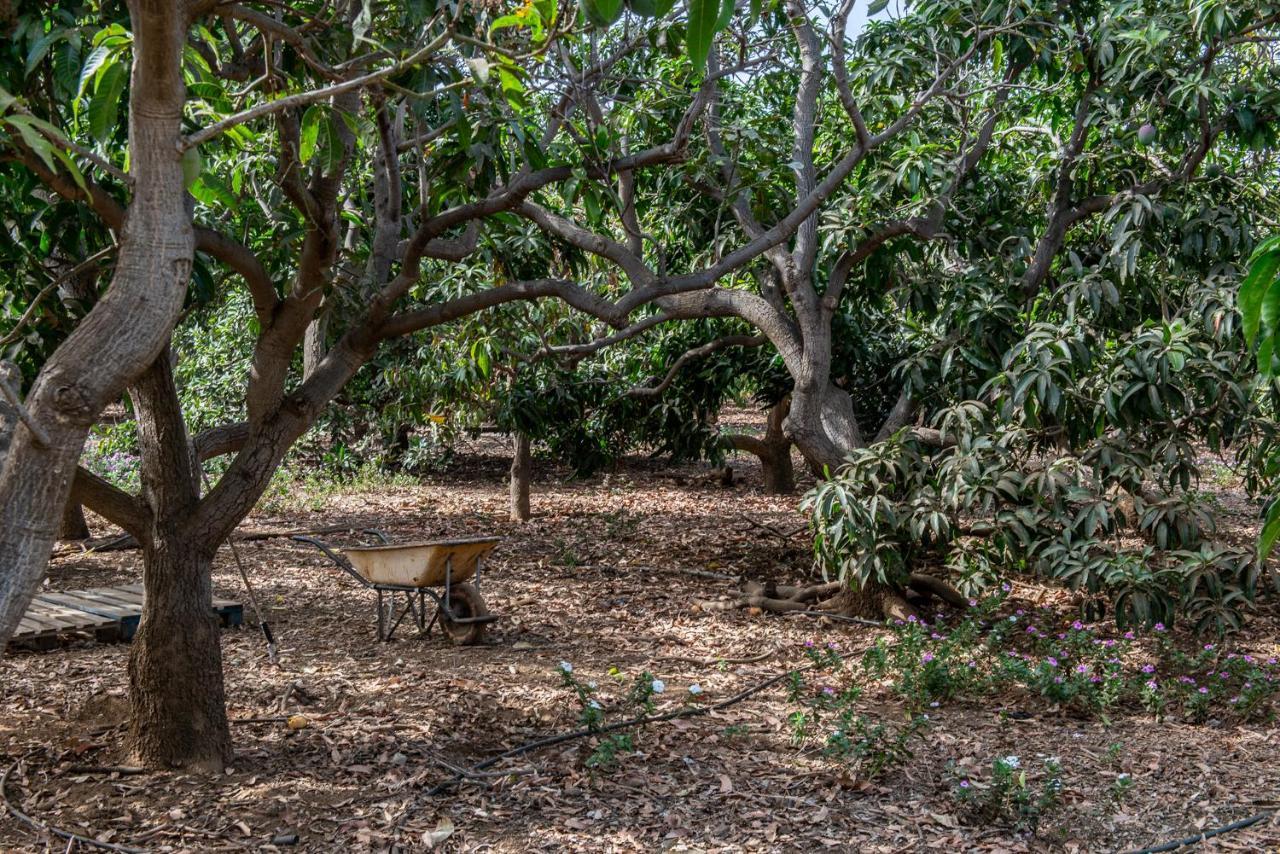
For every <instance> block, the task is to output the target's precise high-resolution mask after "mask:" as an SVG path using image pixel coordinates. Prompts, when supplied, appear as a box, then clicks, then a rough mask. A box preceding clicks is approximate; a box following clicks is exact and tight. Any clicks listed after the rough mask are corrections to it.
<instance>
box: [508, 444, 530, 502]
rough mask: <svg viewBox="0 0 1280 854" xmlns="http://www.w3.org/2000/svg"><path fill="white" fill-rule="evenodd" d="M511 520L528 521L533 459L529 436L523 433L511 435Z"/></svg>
mask: <svg viewBox="0 0 1280 854" xmlns="http://www.w3.org/2000/svg"><path fill="white" fill-rule="evenodd" d="M511 444H512V455H511V521H512V522H528V521H529V478H530V475H531V473H532V470H533V460H532V455H531V454H530V449H529V437H528V436H527V435H526V434H524V433H513V434H512V436H511Z"/></svg>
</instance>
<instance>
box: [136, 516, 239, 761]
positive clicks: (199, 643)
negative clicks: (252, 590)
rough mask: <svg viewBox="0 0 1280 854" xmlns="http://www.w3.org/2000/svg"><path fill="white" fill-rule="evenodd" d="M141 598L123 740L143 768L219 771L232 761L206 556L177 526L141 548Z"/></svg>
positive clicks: (217, 635) (159, 534)
mask: <svg viewBox="0 0 1280 854" xmlns="http://www.w3.org/2000/svg"><path fill="white" fill-rule="evenodd" d="M143 562H144V567H145V570H144V575H143V580H144V586H145V589H146V599H145V603H144V606H143V613H142V625H141V627H140V628H139V630H138V634H137V635H136V636H135V637H134V639H133V646H132V648H131V649H130V650H129V699H130V704H131V706H132V709H133V716H132V719H131V720H130V722H129V740H130V743H131V748H132V753H133V757H134V761H136V762H137V763H138V764H140V765H144V766H148V767H183V768H188V769H191V770H194V771H220V770H222V768H223V766H224V765H225V764H226V763H227V762H229V761H230V759H231V731H230V727H229V726H228V724H227V712H226V696H225V693H224V690H223V682H222V647H221V639H220V637H219V632H220V626H219V623H218V619H217V616H216V615H215V614H214V612H213V598H212V597H213V592H212V588H211V585H210V580H209V570H210V564H211V559H210V557H209V555H208V554H206V553H204V552H203V551H201V550H199V549H197V548H195V547H194V546H193V544H192V543H191V542H190V539H189V538H188V537H186V536H184V535H183V534H182V533H181V532H180V531H179V530H176V529H171V530H167V531H156V532H155V536H154V539H153V542H151V543H149V544H148V545H147V546H146V547H145V548H144V550H143Z"/></svg>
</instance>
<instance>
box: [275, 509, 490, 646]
mask: <svg viewBox="0 0 1280 854" xmlns="http://www.w3.org/2000/svg"><path fill="white" fill-rule="evenodd" d="M363 533H366V534H372V535H373V536H375V537H377V538H378V539H379V540H381V544H379V545H373V546H332V545H330V544H328V543H325V542H322V541H320V540H318V539H316V538H315V537H304V536H297V537H293V539H294V540H295V541H297V542H299V543H308V544H310V545H313V546H315V547H316V548H318V549H320V551H322V552H324V553H325V555H327V556H328V557H329V559H330V560H332V561H333V562H334V563H335V564H337V565H338V567H339V568H340V569H341V570H342V571H343V572H346V573H347V574H348V575H350V576H351V577H352V578H354V579H355V580H356V581H358V582H359V583H360V585H361V586H362V587H367V588H369V589H371V590H373V591H375V592H376V593H377V594H378V640H380V641H382V642H384V643H385V642H387V641H389V640H391V636H392V635H394V634H395V631H396V629H397V628H399V626H400V623H401V622H403V621H404V618H405V617H406V616H409V615H412V616H413V619H414V622H416V623H417V624H418V631H419V632H420V633H422V634H429V633H430V632H431V629H432V627H433V626H434V625H435V624H436V622H437V621H439V623H440V628H441V629H442V631H443V632H444V634H445V635H447V636H448V637H449V639H450V640H452V641H453V642H454V643H458V644H473V643H477V642H479V640H480V639H481V638H482V637H483V636H484V629H485V626H486V625H488V624H489V623H492V622H493V621H495V620H497V619H498V617H497V616H495V615H493V614H490V613H489V609H488V607H487V606H486V605H485V602H484V597H483V596H481V595H480V569H481V565H482V564H483V562H484V558H485V556H486V555H488V554H489V552H491V551H493V548H494V546H496V545H497V544H498V543H499V542H500V541H501V539H502V538H501V537H472V538H469V539H459V540H427V541H424V542H412V543H392V542H390V541H389V540H388V539H387V536H386V534H384V533H382V532H381V531H377V530H373V529H368V530H366V531H364V532H363ZM434 588H443V590H442V592H439V593H438V592H436V590H435V589H434ZM400 593H403V594H405V605H404V607H403V608H400V609H399V610H398V611H397V608H398V605H397V599H398V595H399V594H400ZM427 597H430V598H431V600H432V601H433V602H434V603H435V605H436V608H435V613H434V614H433V615H432V616H431V621H430V622H427V606H426V600H427Z"/></svg>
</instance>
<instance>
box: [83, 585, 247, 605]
mask: <svg viewBox="0 0 1280 854" xmlns="http://www.w3.org/2000/svg"><path fill="white" fill-rule="evenodd" d="M83 592H86V593H93V594H95V595H99V596H107V597H109V598H111V599H113V600H115V601H117V602H136V603H138V604H139V605H141V604H142V602H143V601H144V599H143V594H142V585H141V584H121V585H119V586H117V587H93V588H90V589H89V590H86V591H83ZM213 607H214V608H215V609H216V608H242V607H243V605H241V603H239V602H237V601H235V600H234V599H223V598H222V597H220V596H214V597H213Z"/></svg>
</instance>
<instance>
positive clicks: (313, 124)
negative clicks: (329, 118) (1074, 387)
mask: <svg viewBox="0 0 1280 854" xmlns="http://www.w3.org/2000/svg"><path fill="white" fill-rule="evenodd" d="M325 123H326V122H325V111H324V108H323V107H321V106H320V105H319V104H312V105H311V106H310V107H307V111H306V112H305V113H303V114H302V128H301V130H300V131H299V133H298V159H299V160H301V161H302V162H303V163H306V162H307V161H309V160H310V159H311V158H312V157H314V156H315V153H316V141H317V140H318V139H319V137H320V125H322V124H325Z"/></svg>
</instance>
